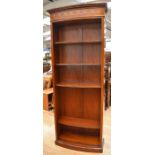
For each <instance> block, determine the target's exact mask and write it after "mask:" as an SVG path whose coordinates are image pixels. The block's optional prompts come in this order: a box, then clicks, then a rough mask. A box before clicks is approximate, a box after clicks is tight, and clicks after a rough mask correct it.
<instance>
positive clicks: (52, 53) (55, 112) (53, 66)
mask: <svg viewBox="0 0 155 155" xmlns="http://www.w3.org/2000/svg"><path fill="white" fill-rule="evenodd" d="M50 20H51V15H50ZM50 28H51V55H52V59H51V61H52V63H51V64H52V77H53V90H54V93H53V97H54V119H55V132H56V140H57V139H58V127H57V113H58V108H57V99H56V97H57V96H56V85H55V75H56V74H55V56H54V24H53V22H51V26H50Z"/></svg>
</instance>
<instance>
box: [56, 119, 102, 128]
mask: <svg viewBox="0 0 155 155" xmlns="http://www.w3.org/2000/svg"><path fill="white" fill-rule="evenodd" d="M58 123H60V124H63V125H68V126H72V127H80V128H89V129H99V128H100V126H99V122H98V121H96V120H90V119H81V118H73V117H67V116H62V117H61V118H60V119H59V121H58Z"/></svg>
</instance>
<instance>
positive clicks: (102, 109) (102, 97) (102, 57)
mask: <svg viewBox="0 0 155 155" xmlns="http://www.w3.org/2000/svg"><path fill="white" fill-rule="evenodd" d="M101 46H102V47H101V111H100V142H101V143H102V138H103V136H102V135H103V114H104V17H101Z"/></svg>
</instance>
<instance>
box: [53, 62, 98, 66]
mask: <svg viewBox="0 0 155 155" xmlns="http://www.w3.org/2000/svg"><path fill="white" fill-rule="evenodd" d="M56 66H101V64H80V63H79V64H66V63H57V64H56Z"/></svg>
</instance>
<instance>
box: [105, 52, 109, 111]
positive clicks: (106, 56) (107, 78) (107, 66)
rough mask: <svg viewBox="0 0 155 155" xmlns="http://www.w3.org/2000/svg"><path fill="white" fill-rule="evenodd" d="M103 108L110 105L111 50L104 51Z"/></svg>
mask: <svg viewBox="0 0 155 155" xmlns="http://www.w3.org/2000/svg"><path fill="white" fill-rule="evenodd" d="M104 72H105V74H104V75H105V80H104V84H105V109H107V108H108V107H110V106H111V52H105V66H104Z"/></svg>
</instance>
